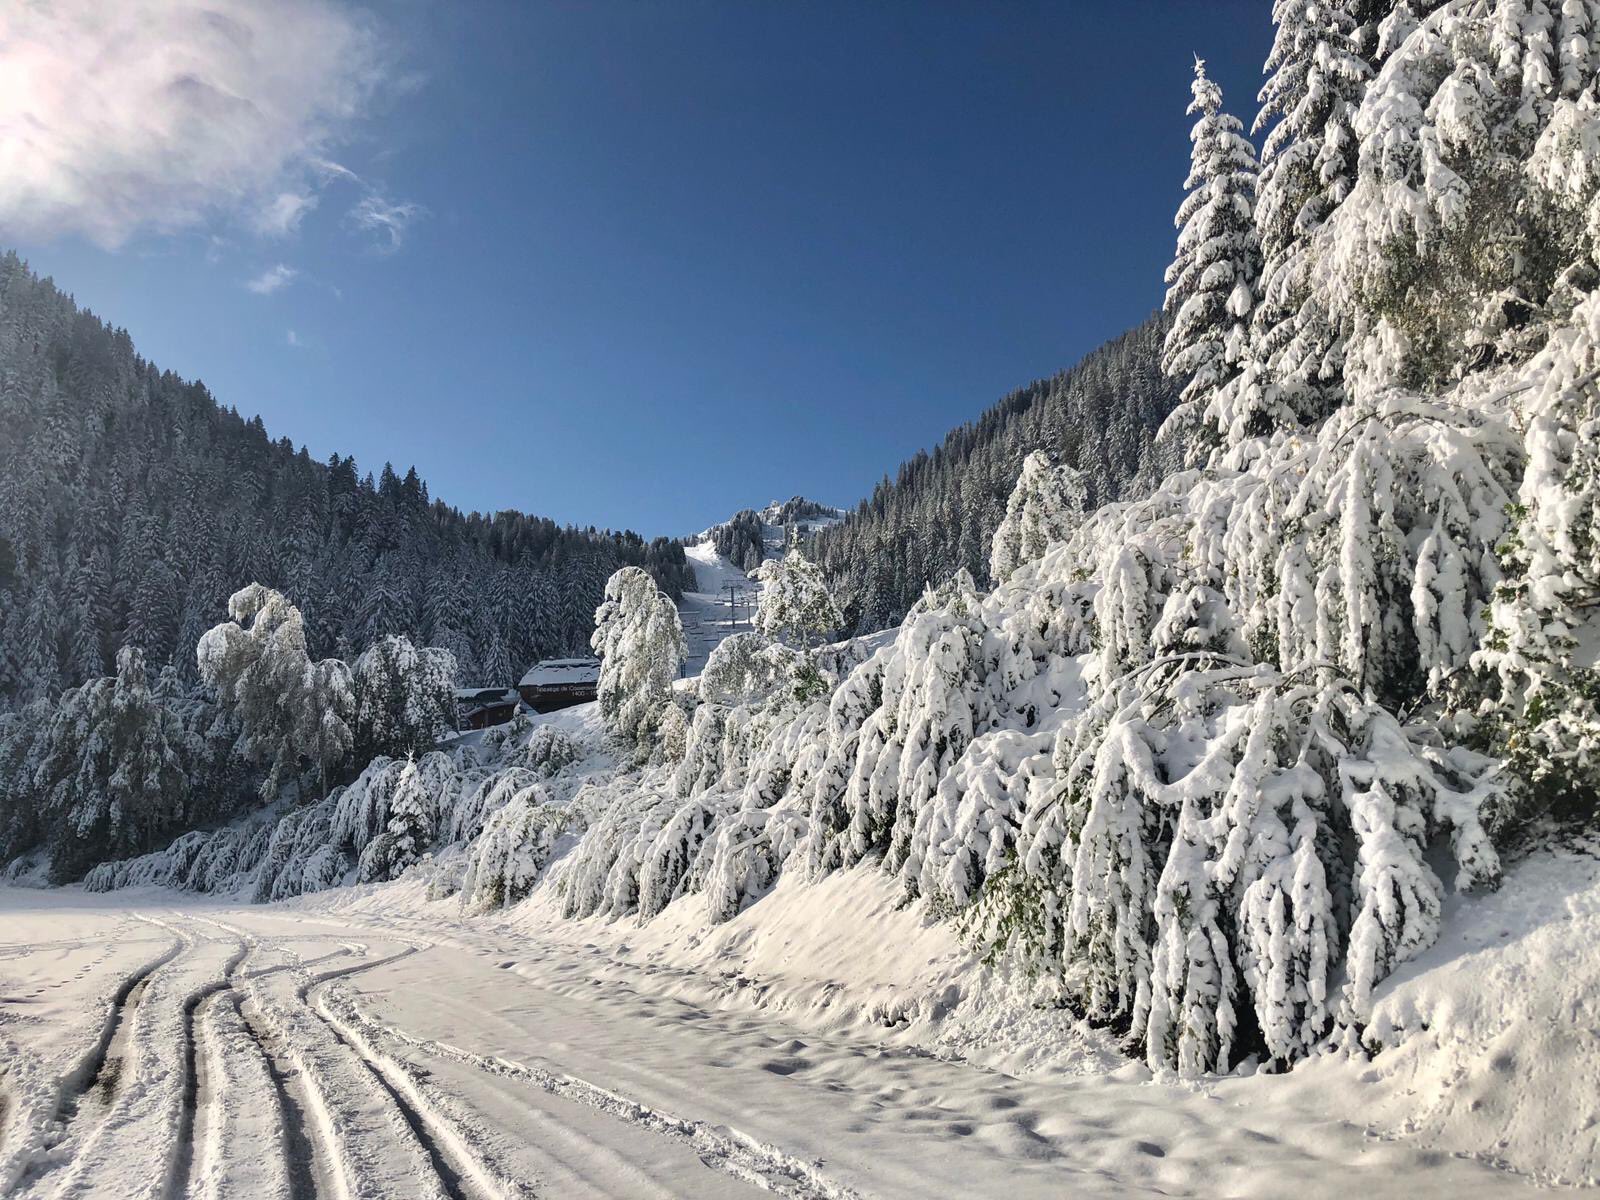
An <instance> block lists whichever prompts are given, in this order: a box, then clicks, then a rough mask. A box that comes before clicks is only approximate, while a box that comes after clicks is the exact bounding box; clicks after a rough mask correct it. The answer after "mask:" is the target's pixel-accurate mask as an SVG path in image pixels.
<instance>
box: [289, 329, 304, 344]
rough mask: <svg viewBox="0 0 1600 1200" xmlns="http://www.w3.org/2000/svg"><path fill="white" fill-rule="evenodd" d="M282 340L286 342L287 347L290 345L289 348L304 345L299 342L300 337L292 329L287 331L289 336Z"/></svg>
mask: <svg viewBox="0 0 1600 1200" xmlns="http://www.w3.org/2000/svg"><path fill="white" fill-rule="evenodd" d="M284 340H285V341H286V342H288V343H289V345H291V346H304V345H305V343H304V342H302V341H301V340H300V335H299V334H298V333H296V332H295V331H294V330H292V329H291V330H289V335H288V337H286V338H285V339H284Z"/></svg>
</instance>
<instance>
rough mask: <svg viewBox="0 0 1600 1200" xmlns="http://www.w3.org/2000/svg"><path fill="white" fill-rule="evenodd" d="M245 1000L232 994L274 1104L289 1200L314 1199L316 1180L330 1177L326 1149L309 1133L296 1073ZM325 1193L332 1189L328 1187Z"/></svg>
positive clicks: (307, 1112)
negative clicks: (272, 1094)
mask: <svg viewBox="0 0 1600 1200" xmlns="http://www.w3.org/2000/svg"><path fill="white" fill-rule="evenodd" d="M244 1001H245V998H244V995H243V994H242V993H241V992H239V991H237V990H236V991H234V993H233V995H232V1002H233V1011H234V1015H235V1016H237V1017H238V1020H239V1025H240V1028H241V1029H242V1030H243V1031H244V1034H245V1036H246V1037H247V1038H249V1039H250V1041H251V1042H252V1043H253V1044H254V1046H255V1048H256V1050H257V1051H258V1052H259V1053H260V1055H261V1059H262V1063H263V1065H264V1066H265V1068H266V1072H267V1078H268V1079H269V1080H270V1082H271V1084H272V1088H273V1093H274V1099H275V1100H276V1102H277V1110H278V1118H279V1120H278V1127H279V1140H280V1145H281V1149H282V1153H283V1156H284V1163H285V1166H286V1175H287V1183H288V1188H289V1198H290V1200H316V1197H318V1196H320V1195H321V1194H322V1191H323V1189H322V1188H321V1187H319V1186H318V1179H319V1178H320V1179H323V1180H328V1179H331V1178H332V1177H333V1175H334V1168H333V1165H332V1163H331V1162H330V1161H329V1153H330V1152H329V1150H328V1149H327V1148H326V1147H323V1146H320V1144H319V1142H318V1139H317V1138H316V1137H314V1136H313V1133H312V1121H311V1116H310V1110H311V1102H310V1100H309V1099H308V1098H307V1097H306V1094H305V1092H304V1091H303V1089H302V1087H301V1085H300V1084H299V1083H298V1082H297V1080H298V1077H299V1074H300V1070H299V1068H298V1067H296V1066H295V1065H294V1063H292V1062H291V1061H290V1060H289V1058H288V1056H287V1054H286V1053H285V1051H284V1049H283V1047H282V1045H281V1044H280V1043H279V1041H278V1039H277V1038H276V1037H275V1036H274V1035H273V1034H272V1032H271V1031H270V1030H268V1029H267V1028H266V1027H265V1025H264V1023H263V1021H262V1019H261V1017H260V1015H259V1013H258V1014H257V1015H256V1016H254V1017H252V1016H251V1015H249V1014H248V1013H247V1012H246V1011H245V1003H244ZM328 1190H330V1191H331V1190H333V1189H332V1188H331V1187H330V1188H329V1189H328Z"/></svg>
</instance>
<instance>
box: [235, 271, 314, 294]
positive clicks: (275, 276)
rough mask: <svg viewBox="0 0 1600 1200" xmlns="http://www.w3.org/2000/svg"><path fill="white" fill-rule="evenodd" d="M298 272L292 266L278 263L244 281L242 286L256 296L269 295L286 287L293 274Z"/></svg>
mask: <svg viewBox="0 0 1600 1200" xmlns="http://www.w3.org/2000/svg"><path fill="white" fill-rule="evenodd" d="M298 274H300V272H299V271H297V270H295V269H294V268H293V267H291V266H288V265H286V264H284V263H279V264H278V265H277V266H275V267H268V268H267V269H266V270H265V271H263V272H261V274H259V275H257V276H256V277H255V278H254V279H251V280H249V281H248V282H246V283H245V285H244V286H245V287H247V288H249V289H250V290H251V291H252V292H254V293H255V294H256V295H258V296H270V295H272V293H273V292H276V291H278V290H279V289H281V288H286V287H288V286H289V285H290V284H291V283H293V282H294V280H295V276H296V275H298Z"/></svg>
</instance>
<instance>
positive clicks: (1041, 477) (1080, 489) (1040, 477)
mask: <svg viewBox="0 0 1600 1200" xmlns="http://www.w3.org/2000/svg"><path fill="white" fill-rule="evenodd" d="M1088 499H1089V497H1088V492H1087V490H1086V489H1085V487H1084V484H1083V476H1082V474H1081V473H1080V472H1078V471H1077V470H1076V469H1074V468H1072V467H1069V466H1067V465H1066V464H1065V463H1062V464H1060V465H1056V464H1053V463H1052V462H1051V461H1050V456H1049V455H1047V454H1045V453H1044V451H1042V450H1035V451H1034V452H1033V453H1032V454H1029V455H1028V456H1027V457H1026V458H1025V459H1023V460H1022V471H1021V472H1020V473H1019V474H1018V476H1017V482H1016V486H1015V487H1013V488H1012V489H1011V498H1010V499H1009V500H1007V501H1006V513H1005V517H1004V518H1003V519H1002V520H1001V522H1000V527H999V528H998V529H996V530H995V532H994V541H993V543H992V544H991V546H990V549H989V577H990V579H991V580H992V581H993V582H994V583H995V584H996V585H998V584H1002V583H1004V582H1005V581H1006V580H1007V579H1009V578H1011V574H1012V572H1013V571H1015V570H1016V569H1017V568H1018V567H1020V566H1021V565H1022V564H1023V563H1028V562H1033V561H1034V560H1035V559H1037V558H1039V557H1040V556H1041V555H1043V554H1044V552H1045V551H1046V550H1048V549H1049V548H1050V547H1051V546H1052V545H1053V544H1054V543H1056V542H1060V541H1065V540H1066V538H1067V536H1068V535H1069V534H1070V533H1071V532H1072V531H1073V530H1074V529H1075V528H1076V527H1077V524H1078V522H1079V521H1081V520H1082V519H1083V510H1084V507H1085V505H1086V504H1087V503H1088Z"/></svg>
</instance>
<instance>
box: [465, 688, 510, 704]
mask: <svg viewBox="0 0 1600 1200" xmlns="http://www.w3.org/2000/svg"><path fill="white" fill-rule="evenodd" d="M516 699H517V689H516V688H501V687H494V688H457V689H456V703H457V704H510V703H511V702H512V701H514V700H516Z"/></svg>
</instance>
